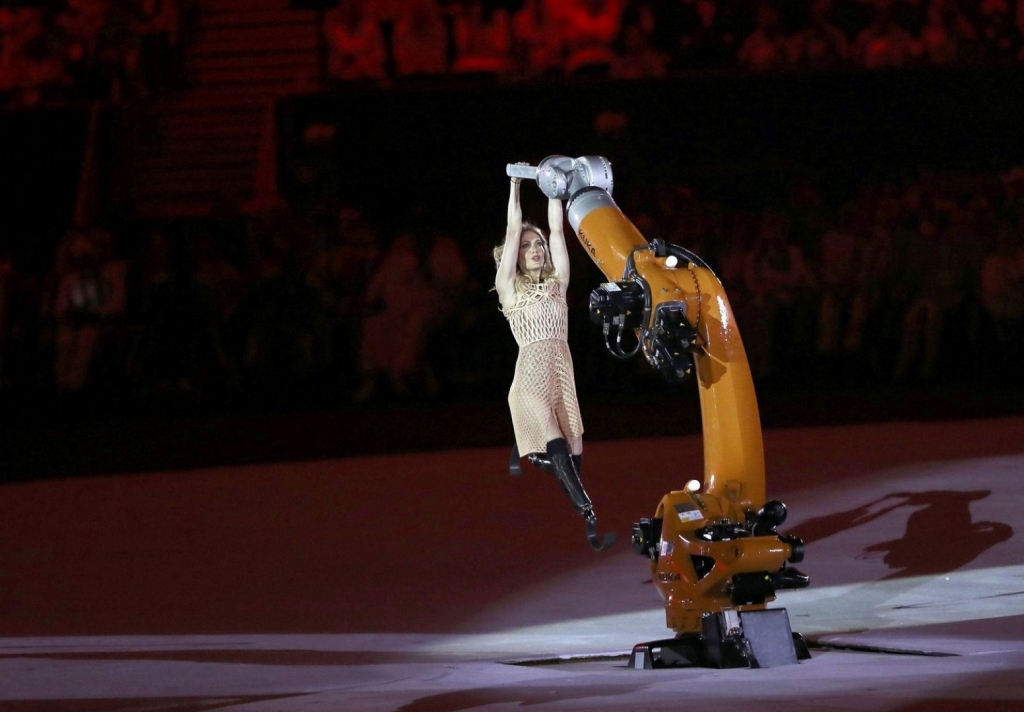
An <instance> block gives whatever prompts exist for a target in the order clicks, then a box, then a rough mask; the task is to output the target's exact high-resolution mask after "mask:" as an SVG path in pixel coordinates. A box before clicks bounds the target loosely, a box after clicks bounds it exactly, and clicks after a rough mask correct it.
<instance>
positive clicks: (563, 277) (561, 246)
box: [548, 198, 569, 291]
mask: <svg viewBox="0 0 1024 712" xmlns="http://www.w3.org/2000/svg"><path fill="white" fill-rule="evenodd" d="M563 220H564V217H563V213H562V201H561V200H558V199H557V198H550V199H549V200H548V250H549V251H550V253H551V265H552V266H553V267H554V268H555V274H557V275H558V282H559V284H561V285H562V289H563V291H564V290H565V288H566V286H568V284H569V251H568V249H566V246H565V231H564V230H563Z"/></svg>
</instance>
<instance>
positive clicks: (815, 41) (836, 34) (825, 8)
mask: <svg viewBox="0 0 1024 712" xmlns="http://www.w3.org/2000/svg"><path fill="white" fill-rule="evenodd" d="M831 10H832V0H814V3H813V4H812V5H811V11H810V17H809V18H808V22H807V25H806V26H805V27H804V28H803V29H802V30H800V31H799V32H797V33H795V34H794V35H793V36H792V37H790V39H789V42H788V52H787V53H788V61H789V62H790V64H793V65H796V66H800V67H806V68H808V69H835V68H837V67H841V66H843V65H844V64H846V63H847V61H849V58H850V43H849V42H847V40H846V36H845V35H844V34H843V32H842V30H840V29H839V28H838V27H836V26H835V25H833V24H832V22H831V21H830V20H829V13H830V12H831Z"/></svg>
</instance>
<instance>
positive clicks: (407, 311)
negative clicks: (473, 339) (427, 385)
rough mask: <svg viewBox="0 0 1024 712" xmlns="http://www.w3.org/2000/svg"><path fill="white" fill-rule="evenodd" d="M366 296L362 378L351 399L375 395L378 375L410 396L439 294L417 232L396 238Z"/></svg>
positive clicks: (396, 392)
mask: <svg viewBox="0 0 1024 712" xmlns="http://www.w3.org/2000/svg"><path fill="white" fill-rule="evenodd" d="M364 299H365V303H366V305H367V309H372V310H373V313H369V314H367V316H366V317H365V318H364V319H363V325H362V339H361V343H360V357H359V371H360V375H361V377H362V382H361V384H360V386H359V389H358V390H357V391H356V393H355V395H354V397H355V400H356V401H365V400H367V399H369V398H370V397H371V396H373V395H374V393H375V392H376V390H377V386H378V380H379V379H380V378H381V377H385V378H386V379H387V381H388V383H389V384H390V386H391V389H392V391H393V392H394V393H395V394H397V395H399V396H406V395H409V394H410V393H411V392H412V391H411V389H412V386H413V379H414V378H415V377H417V376H420V375H422V374H423V347H424V340H425V337H426V329H427V325H428V323H429V321H430V318H431V315H432V314H433V313H434V311H435V308H436V307H435V304H436V299H437V294H436V292H435V291H434V289H433V288H432V287H431V285H430V282H429V280H428V279H427V271H426V269H425V265H424V257H423V254H422V249H421V245H420V244H419V236H418V235H417V234H416V233H414V232H411V231H403V232H402V233H400V234H399V235H398V236H397V237H396V238H395V240H394V242H392V244H391V247H390V248H389V249H388V251H387V253H386V254H385V255H384V259H383V260H382V261H381V263H380V265H379V266H378V267H377V270H376V271H375V272H374V274H373V276H372V278H371V279H370V283H369V285H368V287H367V290H366V294H365V295H364Z"/></svg>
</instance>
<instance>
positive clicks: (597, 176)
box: [505, 156, 614, 200]
mask: <svg viewBox="0 0 1024 712" xmlns="http://www.w3.org/2000/svg"><path fill="white" fill-rule="evenodd" d="M505 172H506V173H507V174H508V175H509V176H511V177H513V178H525V179H527V180H535V181H537V186H538V187H539V188H540V191H541V192H542V193H543V194H544V195H546V196H547V197H548V198H552V199H557V200H569V199H571V198H572V197H574V196H575V195H576V194H578V193H579V192H580V191H581V190H585V189H587V188H600V189H601V190H603V191H605V192H607V193H608V194H609V195H611V192H612V187H613V184H614V181H613V179H612V164H611V162H610V161H609V160H608V159H607V158H605V157H604V156H580V157H579V158H569V157H567V156H548V157H547V158H545V159H544V160H542V161H541V162H540V163H539V164H537V165H536V166H524V165H522V164H518V163H510V164H508V165H507V166H506V167H505Z"/></svg>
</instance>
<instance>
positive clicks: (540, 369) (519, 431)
mask: <svg viewBox="0 0 1024 712" xmlns="http://www.w3.org/2000/svg"><path fill="white" fill-rule="evenodd" d="M503 313H504V314H505V318H506V319H508V323H509V326H511V327H512V334H513V336H515V338H516V343H517V344H519V358H518V359H517V360H516V374H515V378H513V379H512V388H511V389H510V390H509V393H508V407H509V410H510V411H511V412H512V427H513V428H514V430H515V434H516V445H517V447H518V448H519V454H520V455H523V456H526V455H528V454H529V453H531V452H540V453H542V452H545V451H546V450H547V439H546V438H545V434H546V433H545V428H544V425H545V423H547V422H548V418H550V417H552V416H553V417H554V418H555V420H556V422H557V423H558V428H559V430H561V431H562V436H563V437H564V438H565V439H566V440H567V441H571V440H572V439H573V438H575V437H578V436H580V435H582V434H583V420H582V418H581V417H580V406H579V402H578V401H577V400H576V379H575V377H574V375H573V370H572V355H571V354H570V353H569V343H568V341H566V337H567V335H568V330H569V307H568V305H567V304H566V303H565V296H564V295H563V294H562V292H561V290H560V289H559V286H558V282H557V280H553V279H552V280H548V281H546V282H540V283H533V282H528V283H527V284H526V287H525V289H524V290H523V291H521V292H517V299H516V302H515V303H514V304H513V305H512V306H510V307H508V308H507V309H504V310H503Z"/></svg>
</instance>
